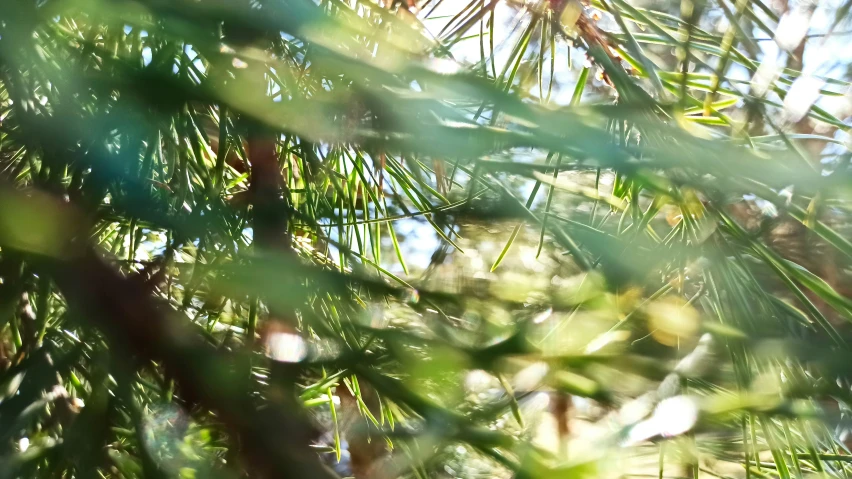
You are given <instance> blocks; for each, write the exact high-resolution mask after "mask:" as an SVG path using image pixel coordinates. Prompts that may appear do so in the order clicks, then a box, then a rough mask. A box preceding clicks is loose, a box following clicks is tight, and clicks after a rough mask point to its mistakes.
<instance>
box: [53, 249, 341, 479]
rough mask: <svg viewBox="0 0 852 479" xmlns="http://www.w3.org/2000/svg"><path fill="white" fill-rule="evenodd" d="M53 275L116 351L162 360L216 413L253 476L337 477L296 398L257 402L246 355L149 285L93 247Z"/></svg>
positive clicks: (189, 396)
mask: <svg viewBox="0 0 852 479" xmlns="http://www.w3.org/2000/svg"><path fill="white" fill-rule="evenodd" d="M52 272H53V278H54V280H55V281H56V284H57V285H58V286H59V288H60V290H61V292H62V293H63V295H64V296H65V298H66V300H67V301H68V305H69V307H70V308H71V310H72V311H74V312H76V313H77V314H79V315H81V316H82V317H84V318H87V319H88V320H89V321H91V322H92V323H93V324H94V325H96V326H97V327H98V328H99V329H101V330H102V331H103V332H104V333H105V334H106V335H107V337H108V338H109V340H110V342H111V344H112V347H113V348H114V350H115V351H126V352H128V353H131V354H134V355H135V356H137V357H138V359H142V360H152V361H158V362H159V363H160V364H161V365H162V366H163V368H164V369H165V370H166V372H167V374H169V375H170V376H171V377H173V378H174V379H175V381H176V382H177V384H178V386H179V391H180V394H181V397H182V399H184V400H185V401H187V402H188V403H189V404H190V405H198V406H201V407H203V408H206V409H208V410H210V411H212V412H213V413H215V414H216V416H217V417H218V418H219V419H220V420H221V421H222V422H223V423H224V424H225V425H226V427H227V429H228V430H229V432H230V433H231V434H233V435H234V436H235V437H236V438H237V439H238V440H239V443H240V444H241V445H242V452H243V457H244V459H245V463H246V466H247V467H248V468H249V469H250V470H251V472H252V474H253V476H255V477H270V478H271V477H275V478H286V477H296V478H302V477H311V478H333V477H336V476H335V475H334V474H333V473H332V472H331V471H329V470H328V469H327V468H325V467H324V466H323V465H322V464H321V462H320V460H319V458H318V456H317V455H316V454H315V453H314V452H313V451H311V450H310V449H309V442H310V440H311V438H312V437H314V431H313V428H312V427H311V426H310V424H309V422H308V421H307V419H306V418H305V417H303V416H302V415H301V414H300V412H299V407H298V405H297V403H296V401H295V399H294V398H291V397H290V396H289V395H287V394H276V393H275V392H274V391H272V392H271V394H269V395H270V396H275V397H274V398H269V399H268V400H267V401H265V402H263V403H261V404H258V403H257V402H256V401H253V400H252V399H251V398H250V396H249V394H248V393H249V389H248V384H247V379H246V377H245V369H244V368H243V367H241V365H242V363H243V362H244V361H242V358H240V357H237V356H236V355H233V354H225V353H223V352H222V351H220V350H218V349H216V348H214V347H213V346H212V345H211V344H209V343H208V342H206V341H205V340H204V339H203V338H202V337H201V335H200V334H198V333H197V332H196V331H194V330H193V329H192V328H190V327H189V325H188V324H186V322H185V321H184V320H183V318H179V317H178V316H177V313H176V312H175V311H173V310H172V309H171V308H170V307H168V306H167V305H165V304H161V303H160V302H159V301H157V300H156V299H155V298H153V297H151V296H150V294H149V293H148V291H147V290H146V286H145V285H143V284H141V283H139V282H136V281H133V280H132V279H129V278H126V277H123V276H122V275H121V274H119V273H118V272H117V271H116V270H115V269H114V268H113V267H111V266H110V265H109V264H108V263H107V262H106V261H104V259H102V258H101V257H99V255H98V254H97V253H96V252H95V251H93V250H87V251H86V252H85V253H82V254H81V255H79V256H77V257H75V258H73V259H71V260H67V261H56V262H54V263H53V264H52Z"/></svg>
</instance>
